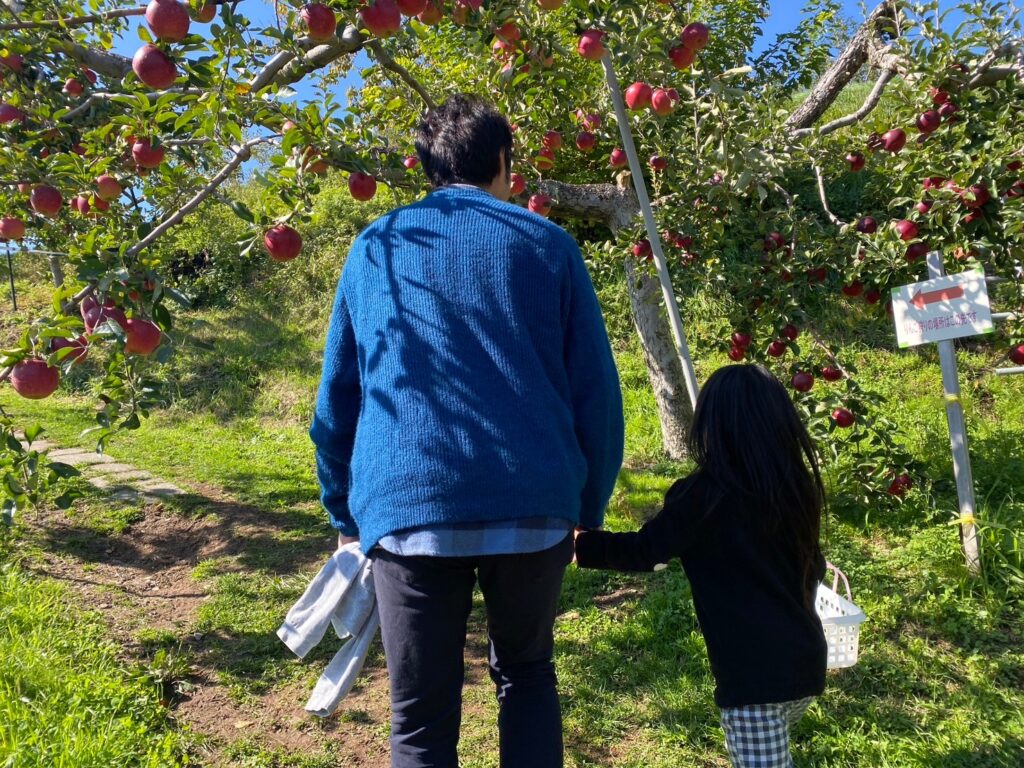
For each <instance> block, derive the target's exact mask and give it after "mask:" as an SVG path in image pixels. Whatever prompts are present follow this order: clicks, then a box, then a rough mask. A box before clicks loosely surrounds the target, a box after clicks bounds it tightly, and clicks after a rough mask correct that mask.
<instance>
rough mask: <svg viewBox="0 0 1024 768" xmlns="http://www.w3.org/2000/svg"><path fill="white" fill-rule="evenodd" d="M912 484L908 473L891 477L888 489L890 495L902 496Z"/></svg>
mask: <svg viewBox="0 0 1024 768" xmlns="http://www.w3.org/2000/svg"><path fill="white" fill-rule="evenodd" d="M913 486H914V481H913V480H911V479H910V475H908V474H906V473H904V474H901V475H896V477H894V478H893V480H892V482H891V483H889V489H888V491H889V494H890V495H891V496H904V495H906V493H907V491H909V490H910V489H911V488H912V487H913Z"/></svg>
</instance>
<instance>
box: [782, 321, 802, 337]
mask: <svg viewBox="0 0 1024 768" xmlns="http://www.w3.org/2000/svg"><path fill="white" fill-rule="evenodd" d="M782 335H783V336H785V337H786V338H787V339H789V340H790V341H796V340H797V338H798V337H799V336H800V331H799V329H798V328H797V327H796V326H795V325H793V324H792V323H789V324H788V325H786V326H785V327H784V328H783V329H782Z"/></svg>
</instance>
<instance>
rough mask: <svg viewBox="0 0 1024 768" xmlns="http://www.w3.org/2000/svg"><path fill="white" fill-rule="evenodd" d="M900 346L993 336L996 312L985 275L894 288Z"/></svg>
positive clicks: (963, 276) (952, 277)
mask: <svg viewBox="0 0 1024 768" xmlns="http://www.w3.org/2000/svg"><path fill="white" fill-rule="evenodd" d="M892 316H893V319H894V320H895V321H896V339H897V341H899V345H900V347H914V346H917V345H918V344H927V343H928V342H931V341H943V340H945V339H956V338H959V337H961V336H977V335H978V334H982V333H992V330H993V329H992V310H991V308H990V307H989V303H988V288H987V287H986V285H985V275H984V273H982V272H978V271H972V272H961V273H960V274H957V275H949V276H947V277H937V278H935V279H934V280H925V281H924V282H921V283H911V284H910V285H904V286H903V287H901V288H893V289H892Z"/></svg>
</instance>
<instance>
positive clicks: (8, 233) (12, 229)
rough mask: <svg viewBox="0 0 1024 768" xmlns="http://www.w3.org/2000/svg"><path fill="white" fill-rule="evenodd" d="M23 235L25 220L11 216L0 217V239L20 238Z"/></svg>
mask: <svg viewBox="0 0 1024 768" xmlns="http://www.w3.org/2000/svg"><path fill="white" fill-rule="evenodd" d="M24 236H25V222H23V221H22V220H21V219H16V218H14V217H13V216H4V217H3V218H2V219H0V240H21V238H23V237H24Z"/></svg>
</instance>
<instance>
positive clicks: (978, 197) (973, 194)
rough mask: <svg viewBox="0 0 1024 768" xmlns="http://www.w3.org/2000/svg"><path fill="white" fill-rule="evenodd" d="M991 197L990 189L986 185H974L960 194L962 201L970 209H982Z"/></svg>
mask: <svg viewBox="0 0 1024 768" xmlns="http://www.w3.org/2000/svg"><path fill="white" fill-rule="evenodd" d="M991 197H992V196H991V195H990V194H989V191H988V187H986V186H985V185H984V184H973V185H971V186H970V187H968V188H967V191H966V192H962V193H961V194H960V199H961V200H962V201H963V204H964V205H965V206H966V207H968V208H981V206H983V205H984V204H985V203H987V202H988V201H989V200H990V199H991Z"/></svg>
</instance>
